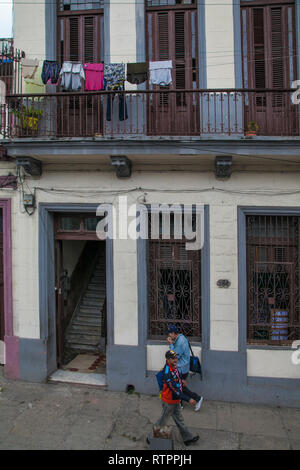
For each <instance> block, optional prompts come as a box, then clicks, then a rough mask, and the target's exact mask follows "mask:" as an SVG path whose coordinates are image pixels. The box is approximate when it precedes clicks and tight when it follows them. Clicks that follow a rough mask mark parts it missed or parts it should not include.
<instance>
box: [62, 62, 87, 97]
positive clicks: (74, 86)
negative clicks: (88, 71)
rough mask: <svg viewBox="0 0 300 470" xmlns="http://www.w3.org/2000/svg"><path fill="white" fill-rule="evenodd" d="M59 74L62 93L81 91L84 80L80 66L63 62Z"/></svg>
mask: <svg viewBox="0 0 300 470" xmlns="http://www.w3.org/2000/svg"><path fill="white" fill-rule="evenodd" d="M59 74H60V75H61V86H62V88H63V90H64V91H80V90H81V87H82V79H83V80H84V79H85V73H84V70H83V66H82V64H79V63H77V64H75V63H72V62H64V63H63V66H62V68H61V71H60V73H59Z"/></svg>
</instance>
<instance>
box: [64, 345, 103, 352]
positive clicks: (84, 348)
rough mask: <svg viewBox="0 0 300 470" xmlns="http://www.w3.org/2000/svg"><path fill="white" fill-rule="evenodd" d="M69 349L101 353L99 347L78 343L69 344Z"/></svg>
mask: <svg viewBox="0 0 300 470" xmlns="http://www.w3.org/2000/svg"><path fill="white" fill-rule="evenodd" d="M69 347H70V348H71V349H74V350H75V351H77V350H78V351H81V352H83V351H86V352H89V351H96V352H98V351H99V349H100V348H99V347H98V346H93V345H91V346H90V345H88V344H78V343H70V344H69Z"/></svg>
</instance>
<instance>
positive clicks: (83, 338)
mask: <svg viewBox="0 0 300 470" xmlns="http://www.w3.org/2000/svg"><path fill="white" fill-rule="evenodd" d="M99 338H100V335H99V334H96V335H95V334H91V333H86V334H80V333H77V332H76V333H74V332H72V333H69V334H67V338H66V340H67V343H71V342H74V341H76V343H80V344H95V345H96V344H98V343H99Z"/></svg>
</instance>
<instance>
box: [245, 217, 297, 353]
mask: <svg viewBox="0 0 300 470" xmlns="http://www.w3.org/2000/svg"><path fill="white" fill-rule="evenodd" d="M246 230H247V308H248V318H247V323H248V331H247V336H248V342H249V343H253V342H254V343H256V342H264V343H267V344H289V343H290V342H291V341H294V340H296V339H299V337H300V328H299V327H300V325H299V320H300V317H299V314H300V312H299V310H300V309H299V307H300V306H299V281H300V266H299V236H300V234H299V217H295V216H281V215H280V216H271V215H264V216H261V215H256V216H247V218H246Z"/></svg>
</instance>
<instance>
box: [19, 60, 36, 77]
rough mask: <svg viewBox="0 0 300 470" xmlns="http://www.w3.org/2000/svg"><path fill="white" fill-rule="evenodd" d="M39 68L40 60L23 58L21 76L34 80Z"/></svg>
mask: <svg viewBox="0 0 300 470" xmlns="http://www.w3.org/2000/svg"><path fill="white" fill-rule="evenodd" d="M38 66H39V61H38V59H27V58H23V59H22V60H21V74H22V77H23V78H31V79H33V78H34V76H35V74H36V71H37V68H38Z"/></svg>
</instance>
